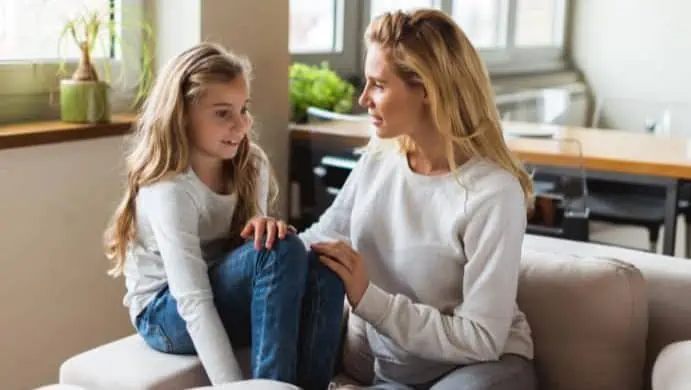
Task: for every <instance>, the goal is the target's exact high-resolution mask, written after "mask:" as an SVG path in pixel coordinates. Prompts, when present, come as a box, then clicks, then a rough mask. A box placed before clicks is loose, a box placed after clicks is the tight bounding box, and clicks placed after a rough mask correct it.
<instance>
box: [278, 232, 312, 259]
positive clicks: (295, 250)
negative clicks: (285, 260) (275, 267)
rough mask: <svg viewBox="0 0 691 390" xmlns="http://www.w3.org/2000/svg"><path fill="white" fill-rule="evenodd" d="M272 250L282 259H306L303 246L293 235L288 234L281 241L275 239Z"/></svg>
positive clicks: (305, 251)
mask: <svg viewBox="0 0 691 390" xmlns="http://www.w3.org/2000/svg"><path fill="white" fill-rule="evenodd" d="M272 250H274V251H276V252H277V253H278V254H279V255H280V256H283V257H294V258H299V259H301V260H305V261H306V259H307V250H306V249H305V244H304V243H303V242H302V240H300V238H298V236H297V235H295V234H288V235H286V236H285V238H283V239H276V241H274V247H273V248H272Z"/></svg>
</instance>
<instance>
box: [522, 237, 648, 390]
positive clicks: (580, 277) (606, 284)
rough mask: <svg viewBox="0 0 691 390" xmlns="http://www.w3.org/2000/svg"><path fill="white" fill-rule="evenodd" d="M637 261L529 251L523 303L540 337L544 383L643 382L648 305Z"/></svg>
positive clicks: (558, 388)
mask: <svg viewBox="0 0 691 390" xmlns="http://www.w3.org/2000/svg"><path fill="white" fill-rule="evenodd" d="M647 302H648V301H647V292H646V283H645V280H644V278H643V276H642V274H641V272H640V271H639V270H638V269H637V268H636V267H634V266H632V265H631V264H628V263H625V262H622V261H618V260H613V259H608V258H598V257H581V256H575V255H568V254H555V253H550V252H549V251H547V252H541V251H536V250H530V249H527V250H524V254H523V266H522V270H521V278H520V284H519V292H518V304H519V307H520V308H521V310H522V311H523V312H524V313H525V314H526V316H527V318H528V322H529V323H530V326H531V328H532V332H533V340H534V343H535V364H536V369H537V373H538V377H539V380H540V388H543V389H549V390H611V389H622V390H640V389H642V388H643V369H644V364H645V351H646V334H647V324H648V313H647V309H648V303H647Z"/></svg>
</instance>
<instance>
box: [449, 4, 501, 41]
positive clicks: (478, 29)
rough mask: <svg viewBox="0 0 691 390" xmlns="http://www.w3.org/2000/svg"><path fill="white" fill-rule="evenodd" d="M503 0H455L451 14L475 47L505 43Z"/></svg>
mask: <svg viewBox="0 0 691 390" xmlns="http://www.w3.org/2000/svg"><path fill="white" fill-rule="evenodd" d="M507 6H508V2H507V1H505V0H456V1H454V2H453V9H452V11H451V15H453V17H454V19H456V22H457V23H458V25H459V26H461V28H462V29H463V31H464V32H465V33H466V34H467V35H468V38H469V39H470V40H471V41H472V42H473V44H474V45H475V46H476V47H477V48H480V49H481V48H492V47H503V46H505V45H506V31H507V23H506V14H507Z"/></svg>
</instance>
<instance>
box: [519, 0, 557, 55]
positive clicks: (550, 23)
mask: <svg viewBox="0 0 691 390" xmlns="http://www.w3.org/2000/svg"><path fill="white" fill-rule="evenodd" d="M516 6H517V8H516V46H520V47H532V46H560V45H561V41H562V39H563V23H564V22H563V15H564V9H563V8H562V7H563V6H564V2H563V1H554V0H518V2H517V4H516Z"/></svg>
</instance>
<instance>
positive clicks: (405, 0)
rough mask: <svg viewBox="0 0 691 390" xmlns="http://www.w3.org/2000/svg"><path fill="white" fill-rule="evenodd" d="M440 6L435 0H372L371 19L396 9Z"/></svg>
mask: <svg viewBox="0 0 691 390" xmlns="http://www.w3.org/2000/svg"><path fill="white" fill-rule="evenodd" d="M424 7H426V8H439V4H438V2H437V1H435V0H371V2H370V19H373V18H375V17H376V16H378V15H380V14H382V13H384V12H388V11H394V10H399V9H402V10H409V9H413V8H424Z"/></svg>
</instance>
